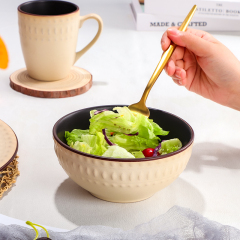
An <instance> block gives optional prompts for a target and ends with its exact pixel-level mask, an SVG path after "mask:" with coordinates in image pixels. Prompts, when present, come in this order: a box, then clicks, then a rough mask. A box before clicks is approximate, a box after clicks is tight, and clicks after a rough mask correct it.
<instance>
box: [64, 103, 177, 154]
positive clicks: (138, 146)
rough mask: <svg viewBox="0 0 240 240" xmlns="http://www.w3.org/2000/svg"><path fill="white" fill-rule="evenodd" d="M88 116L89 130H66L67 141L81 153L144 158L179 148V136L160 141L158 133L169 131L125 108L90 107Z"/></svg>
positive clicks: (165, 133) (163, 134) (166, 133)
mask: <svg viewBox="0 0 240 240" xmlns="http://www.w3.org/2000/svg"><path fill="white" fill-rule="evenodd" d="M114 111H115V112H114ZM90 117H91V118H90V126H89V129H86V130H82V129H74V130H72V131H71V132H69V131H66V132H65V138H66V141H67V144H68V145H69V146H70V147H72V148H74V149H76V150H79V151H81V152H85V153H89V154H93V155H97V156H103V157H112V158H145V157H152V156H158V155H163V154H167V153H171V152H174V151H177V150H178V149H180V148H181V147H182V143H181V141H180V140H179V139H178V138H174V139H169V140H163V141H161V139H160V137H159V136H165V135H168V133H169V132H168V131H164V130H163V129H162V128H161V127H160V126H159V125H158V124H157V123H155V122H153V120H151V119H148V118H147V117H145V116H143V115H142V114H137V113H133V112H132V111H130V110H129V109H128V107H115V108H113V111H109V110H107V109H104V110H101V111H97V110H92V111H90Z"/></svg>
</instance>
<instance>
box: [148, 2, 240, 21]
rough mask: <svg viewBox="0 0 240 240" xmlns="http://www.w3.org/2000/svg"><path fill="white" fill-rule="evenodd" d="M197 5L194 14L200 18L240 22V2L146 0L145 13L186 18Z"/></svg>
mask: <svg viewBox="0 0 240 240" xmlns="http://www.w3.org/2000/svg"><path fill="white" fill-rule="evenodd" d="M194 5H197V10H196V12H195V14H194V16H195V17H197V18H198V17H199V18H204V17H207V18H218V19H221V18H224V19H237V20H240V1H238V2H236V1H213V0H209V1H202V0H167V1H162V0H145V1H144V12H145V13H149V14H155V15H162V14H166V13H168V14H170V15H173V16H181V17H184V16H186V15H187V14H188V11H190V9H191V8H192V7H193V6H194Z"/></svg>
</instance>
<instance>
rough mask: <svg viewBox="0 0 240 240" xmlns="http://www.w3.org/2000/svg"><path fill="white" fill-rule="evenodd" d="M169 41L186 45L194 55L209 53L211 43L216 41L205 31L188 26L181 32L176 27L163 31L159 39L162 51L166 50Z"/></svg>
mask: <svg viewBox="0 0 240 240" xmlns="http://www.w3.org/2000/svg"><path fill="white" fill-rule="evenodd" d="M171 41H173V42H174V43H176V44H177V45H178V46H182V47H186V48H188V49H189V50H190V51H193V52H194V53H195V54H196V55H199V56H201V55H202V54H207V53H209V49H207V48H209V47H210V48H211V45H212V44H211V43H216V42H218V41H217V40H216V39H215V38H214V37H213V36H212V35H210V34H208V33H207V32H204V31H201V30H196V29H191V28H188V29H187V30H186V32H181V31H179V30H178V28H176V27H172V28H169V29H168V30H167V31H166V32H164V34H163V36H162V39H161V47H162V50H163V51H166V50H167V48H168V47H169V45H170V44H171Z"/></svg>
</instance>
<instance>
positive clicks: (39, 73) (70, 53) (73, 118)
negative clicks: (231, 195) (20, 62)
mask: <svg viewBox="0 0 240 240" xmlns="http://www.w3.org/2000/svg"><path fill="white" fill-rule="evenodd" d="M195 10H196V6H195V7H194V8H193V9H192V10H191V12H190V13H189V15H188V16H187V18H186V19H185V21H184V22H183V27H182V31H184V30H185V29H186V27H187V25H188V23H189V22H190V19H191V17H192V15H193V14H194V11H195ZM88 19H94V20H96V21H97V23H98V30H97V33H96V35H95V37H94V38H93V40H92V41H91V42H90V43H89V44H88V45H87V46H86V47H84V48H83V49H82V50H80V51H78V52H76V48H77V41H78V31H79V28H81V27H82V25H83V24H84V22H85V21H86V20H88ZM18 23H19V34H20V40H21V47H22V52H23V56H24V60H25V64H26V68H23V69H17V70H16V71H15V72H13V73H12V74H11V76H10V86H11V87H12V88H13V89H14V90H16V91H18V92H21V93H23V94H26V95H30V96H34V97H41V98H65V97H72V96H76V95H79V94H82V93H85V92H86V91H88V90H89V89H90V88H91V86H92V75H91V73H90V72H88V71H87V70H85V69H82V68H80V67H76V66H74V64H75V63H76V61H77V60H78V59H79V58H80V57H81V56H82V55H83V54H85V53H86V52H87V51H88V50H89V49H90V48H91V47H92V46H93V44H95V43H96V41H97V40H98V38H99V36H100V35H101V32H102V27H103V23H102V20H101V18H100V17H99V16H98V15H96V14H93V13H92V14H88V15H85V16H81V14H80V9H79V7H78V6H77V5H75V4H73V3H70V2H66V1H30V2H26V3H23V4H21V5H20V6H19V7H18ZM174 48H175V46H171V49H170V50H171V53H169V52H167V53H166V54H165V55H163V56H164V60H163V59H161V61H160V62H159V65H158V67H157V69H156V71H155V72H154V74H153V76H154V77H152V78H151V79H152V80H151V81H152V82H151V86H150V85H149V86H150V87H149V86H147V90H146V91H147V92H146V95H145V97H144V105H145V101H146V98H147V95H148V93H149V91H150V89H151V87H152V86H153V84H154V82H155V81H156V80H157V78H158V76H159V74H160V73H161V71H162V69H163V67H164V64H166V62H167V60H168V59H169V57H170V56H171V54H172V52H173V51H174ZM159 69H161V71H160V70H159ZM153 78H154V79H153ZM119 106H122V107H123V105H119ZM114 107H115V106H113V105H106V106H95V107H90V108H86V109H81V110H78V111H75V112H73V113H69V114H67V115H66V116H64V117H62V118H61V119H59V120H58V121H57V122H56V123H55V125H54V126H53V133H52V134H53V142H54V149H55V152H56V155H57V157H58V160H59V163H60V165H61V166H62V168H63V169H64V171H65V172H66V173H67V174H68V176H69V177H70V178H71V179H72V180H73V181H74V182H76V183H77V184H78V185H79V186H81V187H82V188H84V189H86V190H87V191H89V192H90V193H91V194H92V195H93V196H95V197H97V198H99V199H103V200H106V201H110V202H124V203H127V202H136V201H141V200H144V199H147V198H149V197H151V196H152V195H153V194H154V193H156V192H157V191H159V190H161V189H163V188H165V187H167V186H168V185H169V184H171V183H172V182H173V181H174V180H175V179H176V178H177V177H178V176H179V175H180V174H181V172H182V171H183V170H184V169H185V167H186V165H187V163H188V161H189V158H190V156H191V152H192V145H193V141H194V132H193V129H192V128H191V126H190V125H189V124H188V123H187V122H186V121H184V120H183V119H181V118H179V117H178V116H176V115H174V114H171V113H168V112H164V111H162V110H159V109H153V108H149V109H147V110H148V112H147V114H144V115H146V116H147V117H149V114H150V117H151V119H153V121H154V122H155V123H157V124H159V125H160V126H161V127H163V129H170V130H171V131H170V134H169V135H168V138H171V137H172V138H174V137H177V138H179V139H180V140H181V142H182V148H181V149H179V150H177V151H175V152H172V153H169V154H165V155H158V156H154V157H149V158H138V159H135V158H134V159H130V158H129V159H128V158H124V159H123V158H110V157H101V156H96V155H91V154H88V153H84V152H81V151H78V150H76V149H73V148H71V147H69V146H68V145H67V143H66V139H65V131H72V130H73V129H88V128H89V118H90V115H89V112H90V111H91V110H98V111H101V110H103V109H107V110H112V109H113V108H114ZM137 107H138V108H136V106H135V108H134V109H132V110H133V111H134V110H136V111H138V112H139V106H137ZM0 132H1V134H0V153H1V154H0V171H3V170H6V169H7V167H8V166H9V164H10V163H12V162H13V161H14V160H15V161H17V159H16V158H17V150H18V140H17V137H16V135H15V133H14V132H13V130H12V129H11V128H10V127H9V126H8V125H7V124H6V123H4V122H2V121H0ZM161 138H162V137H161ZM162 139H163V140H164V137H163V138H162ZM166 139H167V138H166ZM16 165H17V163H16V164H15V172H14V173H13V174H12V178H13V182H14V181H15V178H16V176H17V175H18V174H19V171H18V169H17V167H16ZM13 169H14V168H13ZM0 174H1V172H0ZM0 176H1V175H0Z"/></svg>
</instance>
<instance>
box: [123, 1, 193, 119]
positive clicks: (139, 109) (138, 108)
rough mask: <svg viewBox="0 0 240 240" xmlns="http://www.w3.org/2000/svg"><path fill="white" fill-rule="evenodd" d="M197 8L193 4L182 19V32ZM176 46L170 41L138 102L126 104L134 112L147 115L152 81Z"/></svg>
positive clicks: (157, 75)
mask: <svg viewBox="0 0 240 240" xmlns="http://www.w3.org/2000/svg"><path fill="white" fill-rule="evenodd" d="M196 9H197V6H196V5H194V6H193V8H192V9H191V11H190V12H189V13H188V15H187V17H186V18H185V20H184V21H183V23H182V25H181V26H180V28H179V30H180V31H182V32H185V31H186V29H187V27H188V24H189V23H190V21H191V19H192V17H193V15H194V13H195V11H196ZM175 48H176V44H174V43H172V44H171V45H170V46H169V48H168V49H167V50H166V51H165V52H164V53H163V55H162V57H161V59H160V62H159V63H158V65H157V67H156V69H155V71H154V73H153V75H152V77H151V78H150V80H149V82H148V85H147V86H146V88H145V90H144V92H143V95H142V98H141V100H140V101H139V102H138V103H134V104H132V105H130V106H128V108H129V109H130V110H131V111H133V112H136V113H141V114H142V115H144V116H146V117H149V115H150V112H149V109H148V108H147V107H146V100H147V97H148V94H149V92H150V90H151V88H152V86H153V85H154V83H155V82H156V81H157V79H158V77H159V75H160V74H161V72H162V70H163V69H164V67H165V65H166V63H167V62H168V60H169V58H170V57H171V55H172V53H173V51H174V49H175Z"/></svg>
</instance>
